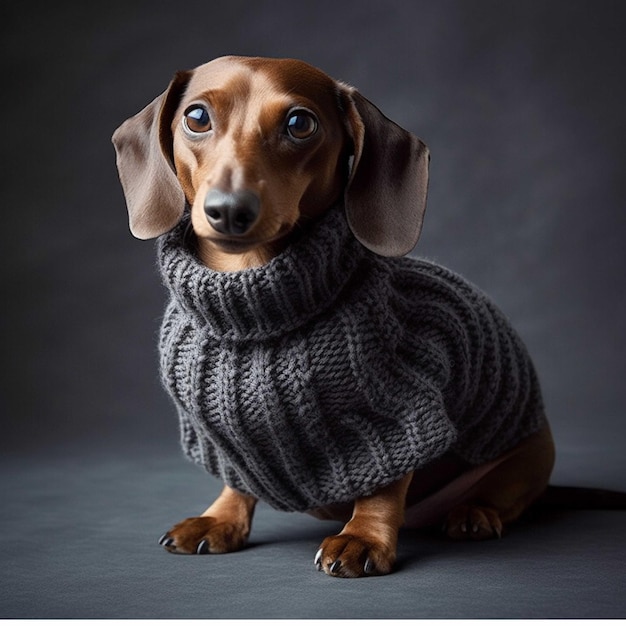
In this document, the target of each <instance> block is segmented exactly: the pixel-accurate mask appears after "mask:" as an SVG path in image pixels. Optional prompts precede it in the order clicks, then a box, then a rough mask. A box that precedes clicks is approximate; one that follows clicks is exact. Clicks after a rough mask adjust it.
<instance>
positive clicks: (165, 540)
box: [159, 533, 174, 548]
mask: <svg viewBox="0 0 626 626" xmlns="http://www.w3.org/2000/svg"><path fill="white" fill-rule="evenodd" d="M173 543H174V540H173V539H172V538H171V537H170V536H169V535H168V534H167V533H165V534H164V535H163V536H162V537H161V538H160V539H159V545H161V546H163V547H164V548H169V547H170V546H171V545H172V544H173Z"/></svg>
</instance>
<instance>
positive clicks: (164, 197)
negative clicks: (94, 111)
mask: <svg viewBox="0 0 626 626" xmlns="http://www.w3.org/2000/svg"><path fill="white" fill-rule="evenodd" d="M190 76H191V72H178V73H177V74H176V75H175V76H174V79H173V80H172V82H171V83H170V85H169V87H168V88H167V90H166V91H165V92H164V93H162V94H161V95H160V96H158V97H157V98H155V99H154V100H153V101H152V102H151V103H150V104H149V105H148V106H147V107H145V108H144V109H143V110H142V111H140V112H139V113H137V115H134V116H133V117H131V118H130V119H127V120H126V121H125V122H124V123H123V124H122V125H121V126H120V127H119V128H118V129H117V130H116V131H115V133H113V138H112V140H113V145H114V146H115V151H116V153H117V170H118V172H119V175H120V182H121V183H122V188H123V189H124V196H125V197H126V206H127V207H128V218H129V226H130V230H131V232H132V233H133V235H135V237H137V238H138V239H152V238H154V237H158V236H159V235H162V234H163V233H166V232H168V231H169V230H171V229H172V228H174V226H176V224H177V223H178V222H179V221H180V218H181V217H182V215H183V211H184V209H185V195H184V193H183V190H182V188H181V186H180V184H179V182H178V179H177V178H176V174H175V171H174V163H173V154H172V150H173V147H172V131H171V123H172V119H173V116H174V113H175V112H176V109H177V107H178V103H179V101H180V98H181V96H182V93H183V91H184V89H185V87H186V86H187V83H188V81H189V77H190Z"/></svg>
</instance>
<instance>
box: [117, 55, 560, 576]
mask: <svg viewBox="0 0 626 626" xmlns="http://www.w3.org/2000/svg"><path fill="white" fill-rule="evenodd" d="M197 102H202V103H205V104H206V105H208V108H209V110H210V117H211V123H212V131H211V133H209V134H207V135H206V136H204V137H202V138H200V139H197V138H190V137H189V135H188V133H185V132H184V131H183V127H182V124H181V118H182V116H183V113H184V112H185V110H186V109H187V107H188V106H189V105H191V104H194V103H197ZM294 107H297V108H304V109H307V110H310V111H312V112H314V114H315V115H316V116H317V119H318V121H319V126H318V131H317V132H316V133H315V134H314V136H312V137H311V138H310V139H308V140H307V141H305V142H300V143H298V142H293V141H290V140H289V139H288V138H287V137H286V135H285V131H284V124H285V117H286V115H287V114H288V112H289V111H290V110H292V109H293V108H294ZM114 143H115V145H116V149H117V151H118V168H119V170H120V178H121V180H122V184H123V186H124V191H125V194H126V198H127V203H128V207H129V213H130V219H131V229H132V230H133V232H134V233H135V234H136V235H137V236H139V237H141V238H149V237H154V236H157V235H159V234H161V233H163V232H166V231H167V230H169V229H170V228H171V227H172V226H173V225H174V224H175V223H176V222H177V221H178V220H179V219H180V216H181V214H182V211H183V208H184V201H185V199H186V201H187V202H188V203H189V205H190V206H191V221H192V225H193V231H194V233H195V236H196V239H197V245H198V254H199V257H200V259H201V260H202V262H203V263H205V264H206V265H207V266H208V267H211V268H212V269H214V270H217V271H236V270H243V269H247V268H251V267H256V266H260V265H263V264H265V263H267V262H268V261H269V260H270V259H271V258H273V257H274V256H275V255H276V254H277V253H278V252H279V251H280V250H282V249H283V248H284V246H286V245H287V244H288V243H289V241H291V239H292V238H293V237H294V236H297V234H298V233H299V232H300V231H301V230H302V229H303V228H306V223H307V221H308V220H310V219H313V218H315V217H317V216H319V215H320V214H321V213H322V212H323V211H325V210H327V209H328V208H329V207H330V206H332V205H333V203H335V202H336V201H337V200H339V199H341V198H342V197H343V199H344V201H345V204H346V211H347V214H348V220H349V223H350V226H351V228H352V229H353V231H354V233H355V236H356V237H357V238H358V239H359V240H360V241H361V242H362V243H364V245H366V246H367V247H369V248H370V249H372V250H374V251H375V252H377V253H379V254H384V255H388V256H393V255H399V254H404V253H405V252H407V251H408V250H410V249H411V248H412V247H413V245H414V244H415V242H416V241H417V237H418V236H419V231H420V228H421V223H422V218H423V213H424V206H425V198H426V184H427V183H426V181H427V167H428V152H427V149H426V147H425V146H424V144H423V143H422V142H421V141H419V140H418V139H417V138H416V137H414V136H413V135H411V134H410V133H407V132H406V131H404V130H403V129H401V128H399V127H398V126H396V125H395V124H393V122H391V121H389V120H387V119H386V118H385V117H384V116H383V115H382V114H381V113H380V111H378V109H376V107H374V106H373V105H372V104H371V103H369V102H368V101H367V100H366V99H365V98H363V97H362V96H361V95H360V94H358V92H356V91H355V90H353V89H352V88H350V87H348V86H346V85H343V84H341V83H337V82H336V81H334V80H332V79H331V78H329V77H328V76H326V75H325V74H324V73H322V72H320V71H319V70H317V69H315V68H312V67H311V66H309V65H307V64H304V63H302V62H299V61H293V60H276V59H249V58H241V57H225V58H221V59H217V60H215V61H213V62H211V63H208V64H206V65H204V66H201V67H200V68H198V69H196V70H194V71H192V72H181V73H179V74H177V75H176V77H175V78H174V80H173V81H172V83H171V84H170V86H169V88H168V90H167V91H166V92H165V93H164V94H162V95H161V96H160V97H159V98H157V99H156V100H155V101H154V102H153V103H152V104H151V105H149V106H148V107H146V109H144V111H142V112H141V113H139V114H138V115H136V116H135V117H134V118H131V119H130V120H128V121H127V122H125V123H124V124H123V125H122V126H121V127H120V129H118V131H116V133H115V135H114ZM350 156H352V158H353V164H352V169H351V171H350V169H349V158H350ZM138 181H149V182H148V183H145V182H138ZM212 189H219V190H220V191H223V192H226V193H230V192H236V191H241V190H245V191H246V192H251V193H252V194H254V196H255V197H256V198H258V199H259V202H260V212H259V216H258V219H257V220H256V221H255V223H254V224H253V226H252V227H251V228H250V229H249V230H247V232H245V233H244V234H241V235H237V236H233V235H228V234H224V233H220V232H217V231H216V230H215V229H214V228H213V227H212V226H211V224H210V223H209V221H208V220H207V216H206V213H205V208H204V199H205V197H206V194H207V192H208V191H210V190H212ZM553 463H554V447H553V443H552V437H551V434H550V430H549V429H548V428H545V429H544V430H543V431H541V432H540V433H538V434H537V435H534V436H532V437H530V438H528V439H526V440H525V441H523V442H522V443H520V444H519V445H518V446H517V448H516V449H514V450H512V451H509V452H508V453H507V455H506V458H503V459H502V462H498V463H494V464H493V468H492V467H491V466H490V469H489V470H488V471H486V473H485V474H484V475H483V476H482V477H481V478H480V479H479V480H477V482H474V483H471V484H468V486H467V489H466V492H465V495H464V497H463V498H462V501H461V502H460V503H458V502H457V503H455V504H454V505H451V510H449V511H448V513H447V515H445V516H444V520H442V521H443V522H444V526H445V530H446V533H447V535H448V536H450V537H451V538H455V539H487V538H491V537H494V536H497V537H499V536H500V535H501V534H502V529H503V524H506V523H509V522H511V521H513V520H515V519H516V518H517V517H518V516H519V515H520V514H521V513H522V512H523V510H524V509H525V508H526V507H527V506H528V505H529V504H530V503H531V502H532V501H533V500H534V499H535V498H537V497H538V496H539V495H540V494H541V493H542V492H543V490H544V489H545V486H546V485H547V482H548V477H549V475H550V472H551V470H552V465H553ZM467 469H468V467H467V466H466V465H465V464H464V463H462V462H461V461H460V459H458V458H455V457H454V456H453V455H451V454H448V455H445V457H443V458H442V459H439V460H438V461H435V462H434V463H432V464H431V465H430V466H428V467H426V468H423V469H420V470H419V471H416V472H414V473H412V474H408V475H407V476H405V477H404V478H403V479H401V480H399V481H397V482H396V483H393V484H391V485H388V486H386V487H384V488H382V489H380V490H379V491H378V492H377V493H375V494H373V495H370V496H367V497H362V498H357V499H356V500H355V502H354V503H353V505H352V506H349V507H347V506H346V505H342V506H329V507H325V508H323V509H319V510H317V511H312V512H311V513H312V514H314V515H316V516H317V517H320V518H333V519H340V520H344V521H346V524H345V527H344V528H343V530H342V531H341V532H340V533H339V534H338V535H336V536H332V537H327V538H326V539H325V540H324V541H323V542H322V544H321V547H320V550H319V551H318V553H317V555H316V558H315V563H316V565H317V567H318V568H319V569H321V570H323V571H324V572H326V573H327V574H330V575H333V576H344V577H356V576H363V575H371V574H387V573H389V572H390V571H391V570H392V568H393V565H394V561H395V558H396V543H397V537H398V530H399V529H400V527H401V526H402V525H403V523H404V511H405V507H406V506H411V505H412V504H414V503H416V502H419V501H421V500H423V499H424V498H426V497H427V496H428V495H430V494H431V493H432V492H434V491H437V490H438V489H440V488H442V487H443V486H445V485H446V484H447V483H449V482H450V481H452V480H454V479H458V478H459V477H462V476H464V475H465V474H464V472H466V470H467ZM255 504H256V501H255V499H254V498H253V497H251V496H247V495H244V494H241V493H238V492H236V491H234V490H233V489H231V488H229V487H225V488H224V490H223V492H222V494H221V495H220V496H219V498H218V499H217V500H216V501H215V502H214V503H213V504H212V505H211V506H210V507H209V508H208V509H207V510H206V511H205V512H204V513H203V514H202V515H201V516H199V517H193V518H188V519H186V520H183V521H182V522H180V523H179V524H177V525H176V526H174V527H173V528H172V529H171V530H170V531H168V533H166V535H164V536H163V538H162V539H161V543H162V545H164V546H165V547H166V549H168V550H169V551H171V552H179V553H196V552H200V553H203V552H211V553H217V552H230V551H233V550H238V549H240V548H242V547H243V546H244V545H245V542H246V540H247V538H248V535H249V532H250V527H251V523H252V516H253V512H254V508H255Z"/></svg>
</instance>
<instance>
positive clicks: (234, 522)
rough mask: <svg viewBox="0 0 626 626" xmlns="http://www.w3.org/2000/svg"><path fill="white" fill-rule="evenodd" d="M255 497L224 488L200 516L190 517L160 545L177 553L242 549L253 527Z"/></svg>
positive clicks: (165, 537) (174, 529) (214, 552)
mask: <svg viewBox="0 0 626 626" xmlns="http://www.w3.org/2000/svg"><path fill="white" fill-rule="evenodd" d="M256 502H257V501H256V498H254V497H252V496H247V495H244V494H242V493H239V492H238V491H235V490H234V489H231V488H230V487H224V489H223V491H222V493H221V494H220V495H219V497H218V498H217V500H215V502H213V504H212V505H211V506H210V507H209V508H208V509H207V510H206V511H205V512H204V513H203V514H202V515H200V516H199V517H188V518H187V519H185V520H183V521H182V522H179V523H178V524H176V525H175V526H174V527H173V528H172V529H171V530H169V531H168V532H166V533H165V534H164V535H163V536H162V537H161V539H160V540H159V543H160V544H161V545H162V546H163V547H164V548H165V549H166V550H169V551H170V552H175V553H177V554H209V553H210V554H221V553H224V552H234V551H236V550H240V549H241V548H243V547H244V545H245V544H246V541H247V540H248V536H249V534H250V527H251V526H252V516H253V514H254V507H255V505H256Z"/></svg>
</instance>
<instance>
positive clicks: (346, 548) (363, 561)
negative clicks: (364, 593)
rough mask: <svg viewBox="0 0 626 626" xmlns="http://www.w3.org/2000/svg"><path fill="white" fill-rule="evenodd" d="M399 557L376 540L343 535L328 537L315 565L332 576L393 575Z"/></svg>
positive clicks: (318, 552) (318, 553)
mask: <svg viewBox="0 0 626 626" xmlns="http://www.w3.org/2000/svg"><path fill="white" fill-rule="evenodd" d="M395 560H396V554H395V551H394V550H390V549H389V548H388V547H387V546H385V545H384V544H383V543H381V542H379V541H376V540H375V539H369V538H368V539H365V538H362V537H357V536H355V535H347V534H346V535H343V534H342V535H334V536H333V537H326V539H324V541H323V542H322V545H321V547H320V549H319V550H318V551H317V554H316V555H315V566H316V567H317V569H318V570H319V571H323V572H325V573H326V574H328V575H329V576H339V577H341V578H358V577H360V576H375V575H381V574H389V573H390V572H391V570H392V569H393V565H394V563H395Z"/></svg>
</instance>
